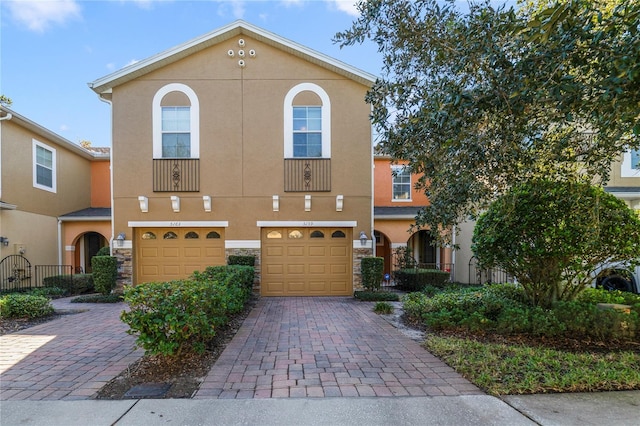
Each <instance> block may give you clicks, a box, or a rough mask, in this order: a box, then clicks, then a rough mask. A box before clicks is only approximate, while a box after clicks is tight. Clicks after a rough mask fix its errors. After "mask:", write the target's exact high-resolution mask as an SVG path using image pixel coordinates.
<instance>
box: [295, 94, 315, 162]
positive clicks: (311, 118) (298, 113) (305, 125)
mask: <svg viewBox="0 0 640 426" xmlns="http://www.w3.org/2000/svg"><path fill="white" fill-rule="evenodd" d="M293 156H294V157H295V158H305V157H322V107H312V106H304V107H297V106H294V107H293Z"/></svg>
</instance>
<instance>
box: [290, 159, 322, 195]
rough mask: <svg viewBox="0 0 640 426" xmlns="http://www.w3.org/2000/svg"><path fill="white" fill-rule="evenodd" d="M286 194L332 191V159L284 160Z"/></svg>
mask: <svg viewBox="0 0 640 426" xmlns="http://www.w3.org/2000/svg"><path fill="white" fill-rule="evenodd" d="M284 191H285V192H329V191H331V159H329V158H292V159H285V160H284Z"/></svg>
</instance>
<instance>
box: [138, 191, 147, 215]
mask: <svg viewBox="0 0 640 426" xmlns="http://www.w3.org/2000/svg"><path fill="white" fill-rule="evenodd" d="M138 202H139V203H140V211H141V212H142V213H147V212H148V211H149V199H148V198H147V197H145V196H144V195H139V196H138Z"/></svg>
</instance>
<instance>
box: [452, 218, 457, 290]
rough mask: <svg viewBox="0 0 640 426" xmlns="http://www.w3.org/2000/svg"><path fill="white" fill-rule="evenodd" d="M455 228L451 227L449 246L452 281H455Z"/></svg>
mask: <svg viewBox="0 0 640 426" xmlns="http://www.w3.org/2000/svg"><path fill="white" fill-rule="evenodd" d="M456 232H457V230H456V226H455V225H453V236H452V237H451V246H452V248H453V250H451V264H452V265H453V277H451V278H453V279H452V281H454V282H455V280H456V275H457V274H456V251H457V250H456Z"/></svg>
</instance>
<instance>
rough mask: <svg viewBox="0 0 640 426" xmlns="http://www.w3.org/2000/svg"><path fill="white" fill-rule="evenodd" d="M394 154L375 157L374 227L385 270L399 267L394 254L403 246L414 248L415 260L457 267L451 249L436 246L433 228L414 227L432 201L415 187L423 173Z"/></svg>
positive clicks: (445, 267)
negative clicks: (396, 160)
mask: <svg viewBox="0 0 640 426" xmlns="http://www.w3.org/2000/svg"><path fill="white" fill-rule="evenodd" d="M405 165H406V162H393V161H392V160H391V158H390V157H387V156H383V155H376V157H375V158H374V202H373V205H374V228H375V238H376V256H379V257H383V258H384V272H385V274H387V273H391V272H392V271H393V270H394V269H395V268H396V262H397V259H395V256H394V253H395V251H396V249H398V248H399V247H407V248H409V249H410V252H411V254H412V257H413V259H414V260H415V262H416V263H417V264H419V265H421V266H423V267H427V268H432V269H441V270H451V269H452V268H453V265H452V263H451V262H452V259H451V250H450V249H444V248H439V247H436V246H434V245H433V242H434V238H433V235H432V233H431V231H430V230H426V229H420V230H415V229H412V225H413V224H415V218H416V216H417V214H418V211H419V210H420V209H421V208H422V207H425V206H427V205H428V203H429V201H428V200H427V197H426V195H425V193H424V192H423V191H419V190H416V189H415V184H416V182H417V179H418V177H419V176H417V175H416V174H413V173H411V172H410V170H408V169H407V168H406V167H405Z"/></svg>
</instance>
